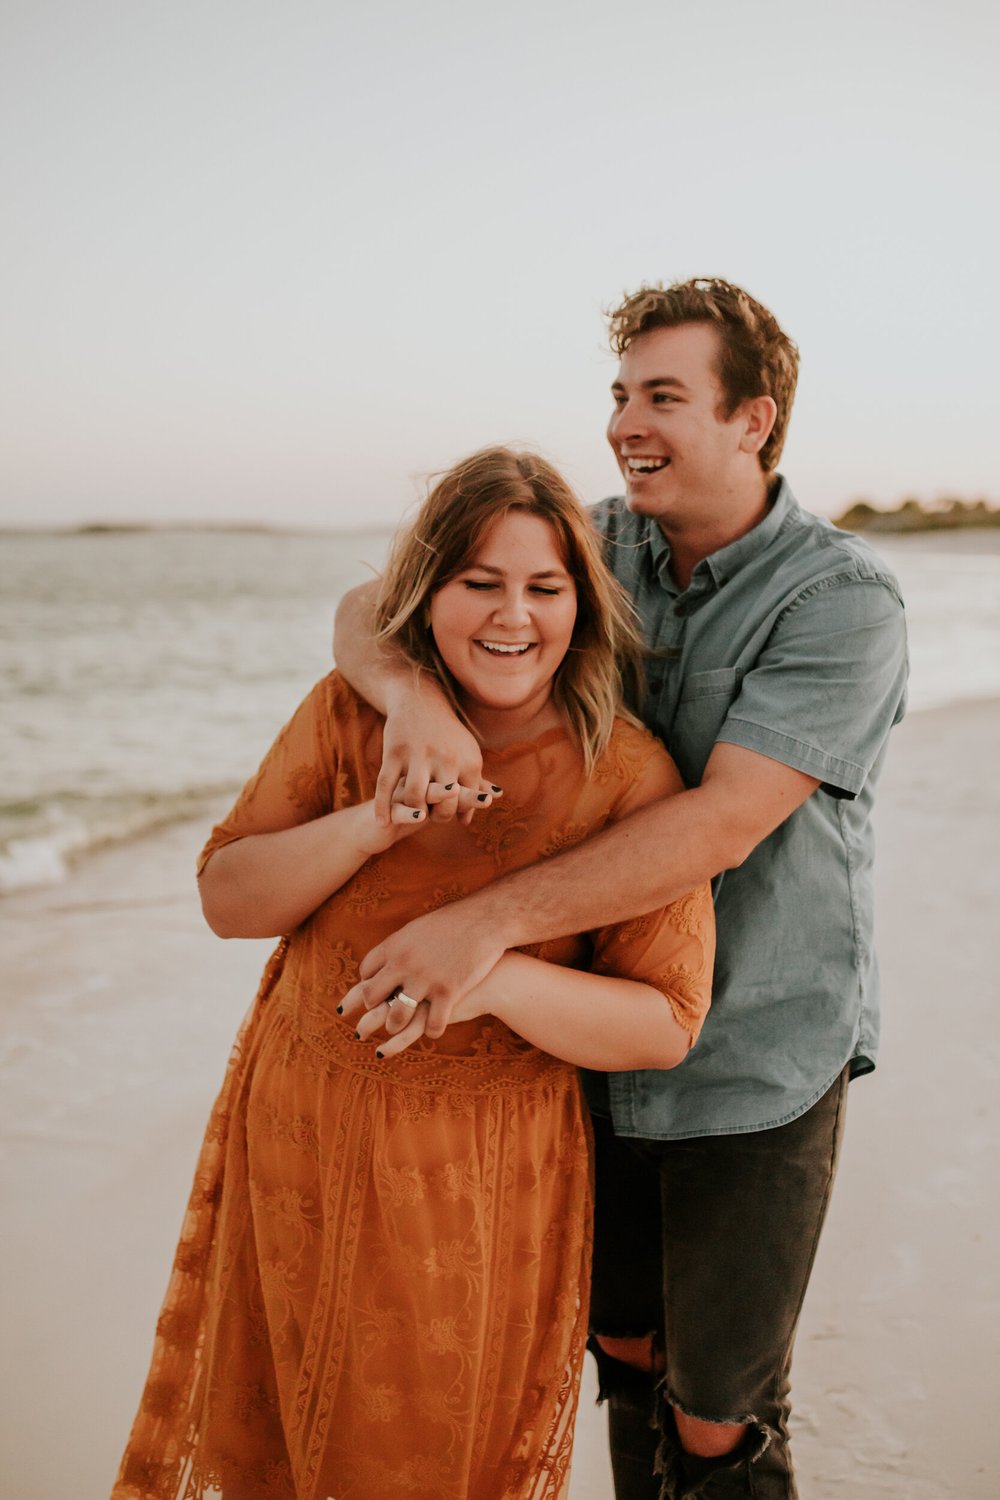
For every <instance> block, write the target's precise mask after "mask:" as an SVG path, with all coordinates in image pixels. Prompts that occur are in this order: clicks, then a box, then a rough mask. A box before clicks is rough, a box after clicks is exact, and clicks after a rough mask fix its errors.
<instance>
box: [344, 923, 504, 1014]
mask: <svg viewBox="0 0 1000 1500" xmlns="http://www.w3.org/2000/svg"><path fill="white" fill-rule="evenodd" d="M504 949H505V945H504V943H503V941H502V939H501V938H500V937H499V935H498V933H497V931H496V928H495V925H492V924H489V923H485V922H482V921H481V920H478V919H476V918H473V917H472V916H470V914H469V910H468V906H467V905H466V904H465V903H463V910H462V912H461V913H459V912H458V911H457V910H456V911H451V910H450V909H449V908H448V907H442V908H440V910H438V911H432V912H428V913H427V915H426V916H423V917H417V918H415V920H414V921H412V922H408V923H407V924H406V926H405V927H402V928H400V930H399V932H394V933H393V934H392V936H391V937H388V938H386V940H385V942H383V943H379V945H378V947H377V948H373V949H372V950H371V952H370V953H367V954H366V955H365V957H364V958H363V959H362V961H361V967H360V974H361V982H360V983H359V984H357V985H355V986H354V988H353V989H352V990H350V991H349V992H348V994H347V995H345V996H344V999H343V1002H342V1004H341V1007H340V1009H341V1011H342V1013H343V1014H344V1015H347V1016H351V1015H354V1014H357V1013H360V1009H361V1006H363V1007H364V1009H365V1010H369V1011H370V1010H374V1009H375V1007H376V1006H379V1005H382V1004H383V1003H384V1002H385V1001H386V1000H388V999H389V997H390V995H394V994H395V993H396V991H397V990H403V992H404V993H405V994H407V995H409V996H410V998H411V999H413V1000H418V1001H423V1000H426V1001H427V1002H428V1004H427V1005H426V1006H424V1005H421V1006H420V1009H419V1011H418V1013H417V1016H418V1017H419V1019H420V1023H421V1025H422V1026H423V1030H424V1031H425V1032H426V1034H427V1036H429V1037H431V1038H436V1037H439V1036H442V1035H443V1034H444V1031H445V1028H446V1027H447V1025H448V1022H449V1021H450V1020H451V1018H452V1015H453V1012H454V1010H455V1007H456V1006H457V1005H458V1004H459V1002H460V1001H461V1000H462V999H463V998H464V997H465V996H466V995H467V994H468V993H469V991H470V990H471V989H473V988H474V987H475V986H476V985H477V984H479V982H480V981H481V980H482V979H485V977H486V975H487V974H488V973H489V972H490V970H491V969H492V968H493V966H494V965H495V964H496V963H497V962H498V961H499V959H500V958H501V957H502V955H503V953H504ZM392 1019H393V1025H392V1026H389V1027H386V1030H388V1031H391V1032H392V1031H395V1021H396V1018H395V1017H393V1018H392ZM416 1019H417V1018H416V1017H409V1016H408V1017H406V1021H407V1023H408V1024H413V1022H414V1020H416ZM412 1039H415V1037H414V1038H412Z"/></svg>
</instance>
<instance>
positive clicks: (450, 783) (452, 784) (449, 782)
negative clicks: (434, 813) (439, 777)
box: [444, 781, 455, 792]
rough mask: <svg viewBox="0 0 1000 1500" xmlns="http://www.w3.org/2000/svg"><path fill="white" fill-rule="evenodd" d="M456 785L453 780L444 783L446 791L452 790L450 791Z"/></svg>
mask: <svg viewBox="0 0 1000 1500" xmlns="http://www.w3.org/2000/svg"><path fill="white" fill-rule="evenodd" d="M454 785H455V783H454V782H453V781H446V782H445V784H444V789H445V791H446V792H450V791H451V789H452V787H453V786H454Z"/></svg>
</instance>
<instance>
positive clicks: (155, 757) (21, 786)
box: [0, 531, 1000, 892]
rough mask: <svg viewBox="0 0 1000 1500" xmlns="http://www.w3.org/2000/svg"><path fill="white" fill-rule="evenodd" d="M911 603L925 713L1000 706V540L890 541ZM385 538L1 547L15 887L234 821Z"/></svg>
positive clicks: (7, 823)
mask: <svg viewBox="0 0 1000 1500" xmlns="http://www.w3.org/2000/svg"><path fill="white" fill-rule="evenodd" d="M874 541H875V545H877V547H878V549H879V551H881V552H882V553H883V554H884V555H885V556H886V558H887V559H888V560H889V562H890V563H891V565H892V566H893V567H894V568H895V570H896V572H897V574H898V576H899V579H900V583H901V585H902V588H903V592H904V596H905V598H906V602H907V613H908V620H909V630H910V644H911V656H912V679H911V708H913V709H920V708H927V707H932V706H936V705H939V704H944V703H949V702H954V701H958V700H961V699H964V698H974V697H993V696H997V697H1000V531H995V532H975V533H973V532H966V533H950V534H949V533H945V534H938V535H918V536H909V537H893V538H882V537H879V538H876V539H874ZM388 542H389V537H388V534H387V533H384V532H374V531H373V532H368V533H360V532H359V533H352V534H346V535H336V534H322V533H321V534H304V533H255V532H162V533H161V532H110V533H102V532H98V533H88V534H70V533H59V534H52V533H49V534H41V533H23V534H17V533H13V534H12V533H7V534H6V535H3V536H0V697H2V716H0V766H2V782H0V892H2V891H5V890H8V891H9V890H12V889H16V888H18V887H22V886H26V885H38V884H49V883H54V882H57V881H59V880H61V879H63V878H64V877H65V874H66V872H67V870H68V868H69V866H70V865H71V863H72V862H73V860H74V859H76V858H78V857H80V856H81V855H83V854H85V853H86V851H87V850H89V849H92V848H94V847H96V846H98V845H99V844H101V843H105V842H109V841H112V840H117V839H122V838H128V837H131V836H134V835H136V834H139V833H142V832H144V831H146V830H148V829H150V828H152V827H154V826H156V825H157V824H160V823H165V822H169V821H172V820H174V819H177V818H181V817H186V816H189V815H201V814H202V813H206V814H207V812H208V810H209V809H213V810H217V809H218V807H219V805H220V802H221V801H223V800H224V798H225V797H226V796H227V795H229V794H230V793H231V792H233V791H235V790H236V789H237V788H238V787H239V786H241V785H242V783H243V782H244V781H245V780H246V778H247V777H248V776H249V774H250V773H251V772H252V771H253V770H254V769H255V767H256V765H257V764H258V762H259V760H260V758H261V756H262V755H263V753H264V751H265V750H266V749H267V747H268V745H269V744H270V743H271V740H272V739H273V738H274V735H275V733H276V731H277V729H278V728H279V727H280V725H281V724H283V723H284V722H285V720H286V719H287V718H288V716H289V715H290V713H291V712H292V710H293V709H294V708H295V706H296V704H297V703H298V702H299V701H300V699H301V698H302V697H303V696H304V694H305V693H306V692H307V691H308V689H309V687H310V686H311V685H312V683H313V682H315V681H316V679H317V678H318V677H320V676H322V675H323V673H324V672H326V671H328V670H329V668H330V664H331V657H330V637H331V626H332V619H333V610H334V606H335V604H336V602H337V600H338V599H339V598H340V596H341V594H342V593H343V592H344V591H345V590H346V589H347V588H350V587H351V586H352V585H353V584H355V583H357V582H359V581H361V580H362V579H364V578H366V577H370V576H371V572H372V570H377V569H378V568H379V567H380V566H381V564H382V562H383V560H384V558H385V554H386V550H387V547H388Z"/></svg>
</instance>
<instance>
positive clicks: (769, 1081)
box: [588, 480, 907, 1139]
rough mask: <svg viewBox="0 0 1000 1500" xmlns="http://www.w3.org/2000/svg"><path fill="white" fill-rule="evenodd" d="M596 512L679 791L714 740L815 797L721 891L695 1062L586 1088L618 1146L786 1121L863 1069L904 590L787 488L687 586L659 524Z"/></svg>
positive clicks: (648, 713)
mask: <svg viewBox="0 0 1000 1500" xmlns="http://www.w3.org/2000/svg"><path fill="white" fill-rule="evenodd" d="M595 518H596V520H597V523H598V525H599V527H600V529H601V531H602V532H603V534H604V536H605V539H606V558H607V561H608V563H609V565H610V567H611V569H612V571H613V572H614V574H615V575H616V577H617V578H618V579H619V580H620V582H621V583H622V584H623V585H624V586H625V587H626V588H627V589H628V591H629V593H630V594H631V595H632V597H633V599H634V600H635V603H636V606H637V609H638V611H639V615H640V617H641V620H642V624H643V627H644V631H645V636H646V641H647V645H648V647H649V648H650V652H649V656H648V660H647V696H646V701H645V706H644V714H643V716H644V718H645V720H646V723H647V724H648V726H649V727H650V728H651V729H652V730H654V732H655V733H657V734H658V735H659V736H660V737H661V738H662V739H663V740H664V742H665V744H666V746H667V748H668V750H669V751H670V753H671V754H672V755H673V757H674V759H675V760H676V762H677V764H678V766H679V768H680V771H681V774H682V776H683V777H684V780H685V782H686V783H687V784H688V785H689V786H694V785H696V784H697V783H698V782H699V781H700V780H701V777H702V774H703V772H704V769H705V764H706V762H707V760H708V758H709V755H710V754H711V751H712V749H713V746H714V745H716V744H717V743H720V742H722V743H726V744H732V745H739V746H742V747H743V748H745V749H747V750H752V751H756V752H757V753H758V754H761V755H766V756H768V757H769V758H771V759H773V760H777V761H780V762H782V763H783V764H785V765H788V766H792V767H794V768H795V769H796V770H799V771H803V772H805V773H806V774H807V775H810V776H815V777H816V778H818V780H819V781H820V783H821V786H820V787H819V789H818V790H817V791H816V792H815V793H814V794H813V795H812V796H811V797H809V798H807V800H806V801H805V803H803V805H802V806H801V807H799V808H798V809H797V810H796V811H795V812H794V813H793V814H792V815H791V816H790V817H789V818H788V819H786V821H785V822H784V823H782V824H781V826H780V827H779V828H777V829H776V830H775V831H774V832H773V833H772V834H771V835H770V836H769V837H768V838H766V839H764V840H763V842H762V843H760V844H759V845H758V846H757V848H756V849H755V850H754V851H753V853H752V854H751V855H750V856H749V857H748V858H747V859H746V860H745V862H744V863H743V864H742V865H741V866H740V867H739V868H738V869H735V870H728V871H726V872H724V874H722V875H720V876H719V877H718V879H717V880H716V882H715V898H716V924H717V954H716V966H715V987H714V996H713V1004H712V1009H711V1011H710V1012H709V1016H708V1019H707V1021H706V1023H705V1026H704V1029H703V1031H702V1035H701V1039H700V1041H699V1043H698V1045H697V1047H696V1048H695V1049H694V1051H693V1052H692V1053H691V1055H690V1056H689V1057H688V1058H687V1059H686V1060H685V1062H684V1064H683V1065H682V1066H681V1067H680V1068H678V1069H676V1070H674V1071H672V1072H657V1071H641V1072H631V1073H616V1074H609V1075H590V1076H589V1078H588V1093H589V1095H590V1098H591V1102H592V1104H593V1105H594V1107H595V1108H596V1109H599V1110H603V1111H604V1112H610V1114H611V1116H612V1119H613V1121H614V1124H615V1128H616V1130H617V1131H618V1132H619V1133H621V1134H624V1135H632V1136H645V1137H649V1138H655V1139H672V1138H683V1137H686V1136H697V1135H713V1134H728V1133H734V1132H739V1131H748V1130H761V1129H767V1128H769V1127H771V1126H776V1125H781V1124H784V1123H786V1122H787V1121H788V1120H791V1119H794V1118H795V1116H796V1115H798V1114H801V1113H802V1112H803V1111H804V1110H806V1109H808V1108H809V1106H810V1105H811V1104H813V1103H814V1102H815V1101H816V1100H817V1099H818V1098H819V1097H820V1096H821V1094H822V1093H823V1092H824V1091H825V1090H826V1089H827V1088H828V1087H829V1085H830V1084H831V1083H832V1082H833V1080H834V1079H835V1078H836V1077H837V1076H838V1074H839V1073H840V1072H841V1071H842V1069H843V1068H844V1066H845V1064H848V1063H849V1064H850V1066H851V1069H852V1072H855V1073H859V1072H866V1071H869V1070H870V1069H871V1068H873V1067H874V1066H875V1057H876V1052H877V1047H878V1033H879V1019H878V973H877V965H876V960H875V952H874V946H873V911H872V907H873V892H872V859H873V854H874V842H873V834H872V818H871V814H872V798H873V794H874V790H875V784H876V782H877V779H878V774H879V771H880V769H881V766H882V762H883V758H884V755H885V749H886V742H887V739H888V735H889V730H890V728H891V726H892V725H893V724H894V723H895V722H897V721H898V720H899V719H900V718H901V717H902V714H903V710H904V704H905V692H906V675H907V655H906V633H905V624H904V617H903V605H902V600H901V599H900V595H899V589H898V585H897V583H896V581H895V579H894V577H893V576H892V574H891V572H890V571H889V570H888V569H887V567H886V566H885V564H884V563H883V561H882V560H881V559H880V558H879V557H878V556H877V554H876V553H874V552H873V551H872V550H871V549H870V548H869V547H867V546H866V545H865V543H864V542H862V541H861V540H859V539H858V538H857V537H854V536H851V535H850V534H849V533H847V532H843V531H840V530H838V529H837V528H836V527H835V526H833V525H832V524H831V523H830V522H828V521H825V520H822V519H821V518H819V517H817V516H813V515H811V514H810V513H808V512H807V511H803V510H802V509H801V508H800V507H799V505H798V504H797V502H796V500H795V498H794V496H793V495H792V493H791V490H790V489H789V488H788V485H787V484H786V483H785V482H784V480H782V481H781V482H780V485H779V488H778V491H777V493H776V496H775V500H774V503H773V504H772V506H771V509H770V510H769V512H768V514H767V515H766V516H765V518H764V519H763V520H762V521H761V522H760V523H759V525H757V526H756V527H755V528H754V529H753V530H752V531H750V532H748V533H747V535H745V536H743V537H740V538H739V539H738V540H737V541H735V542H732V543H730V545H728V546H727V547H724V548H722V549H720V550H719V551H718V552H715V553H713V554H712V555H711V556H710V557H707V558H705V559H704V560H703V561H702V562H700V563H699V564H698V566H697V567H696V568H695V571H694V574H693V576H692V578H691V582H690V584H689V585H688V587H687V588H686V589H684V590H680V589H678V587H677V585H676V584H675V583H674V581H673V579H672V577H671V574H670V569H669V562H670V546H669V543H668V542H667V540H666V538H665V537H664V536H663V533H662V532H661V531H660V529H659V527H658V526H657V525H656V523H655V521H653V520H651V519H649V518H648V517H641V516H635V515H632V514H631V513H630V512H629V511H628V510H627V509H626V507H625V504H624V501H621V500H609V501H605V502H604V503H603V504H601V505H600V506H598V507H597V510H596V512H595ZM663 858H664V861H665V862H667V863H669V859H670V851H669V849H665V850H664V851H663Z"/></svg>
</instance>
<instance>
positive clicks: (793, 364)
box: [608, 276, 799, 470]
mask: <svg viewBox="0 0 1000 1500" xmlns="http://www.w3.org/2000/svg"><path fill="white" fill-rule="evenodd" d="M608 322H609V330H608V332H609V336H610V340H611V347H612V349H613V350H614V352H615V353H616V354H617V355H619V356H621V355H622V354H624V353H625V350H626V349H627V348H628V346H629V345H630V344H631V343H632V341H633V339H637V338H639V336H640V335H641V334H643V333H649V332H650V331H651V330H652V329H654V328H677V327H679V326H680V325H681V324H683V323H708V324H710V325H711V326H713V327H714V328H717V329H718V332H719V366H718V372H717V373H718V376H719V383H720V384H721V386H722V393H723V406H722V412H721V415H722V416H723V417H731V416H732V415H733V413H734V412H735V411H736V409H737V407H738V406H740V405H741V404H742V402H744V401H747V400H750V399H751V398H752V397H754V396H770V397H772V398H773V400H774V403H775V405H776V406H777V408H778V415H777V416H776V417H775V420H774V427H773V428H772V429H771V433H770V436H769V437H768V439H767V442H766V443H765V444H764V446H763V448H762V449H761V450H760V455H759V457H760V462H761V467H762V468H764V469H769V470H770V469H775V468H776V467H777V464H778V459H779V458H780V457H781V450H782V448H783V447H784V445H785V434H786V433H787V431H788V419H789V417H790V416H791V414H792V402H793V401H794V399H795V386H796V382H797V381H798V376H799V351H798V349H797V347H796V346H795V344H793V343H792V340H791V339H790V338H789V337H788V335H787V334H786V333H784V332H783V331H782V329H781V326H780V324H779V323H778V320H777V318H776V317H775V316H774V314H773V313H770V312H768V310H767V308H766V307H764V306H763V305H762V304H761V303H760V302H757V301H756V300H755V299H754V298H753V297H751V296H750V294H749V292H745V291H743V289H742V287H738V286H733V284H732V282H729V281H723V280H722V278H721V277H719V276H699V277H697V278H696V279H695V280H693V281H676V282H674V283H673V285H671V286H668V287H664V286H662V285H660V284H659V283H657V284H656V285H654V286H641V287H640V288H639V290H638V291H637V292H633V293H632V295H631V296H630V297H626V298H625V300H624V302H623V303H622V304H621V306H620V307H616V308H615V309H614V310H613V311H612V312H610V313H609V314H608Z"/></svg>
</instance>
